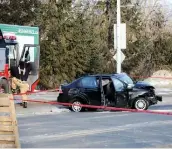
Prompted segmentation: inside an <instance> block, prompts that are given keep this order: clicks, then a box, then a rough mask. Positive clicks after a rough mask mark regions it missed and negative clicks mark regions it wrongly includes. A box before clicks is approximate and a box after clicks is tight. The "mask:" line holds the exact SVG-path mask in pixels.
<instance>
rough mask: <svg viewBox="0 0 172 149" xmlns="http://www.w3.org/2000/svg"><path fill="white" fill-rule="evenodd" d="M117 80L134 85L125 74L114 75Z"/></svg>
mask: <svg viewBox="0 0 172 149" xmlns="http://www.w3.org/2000/svg"><path fill="white" fill-rule="evenodd" d="M116 76H117V77H118V79H119V80H121V81H123V82H125V83H127V84H134V82H133V80H132V79H131V78H130V77H129V76H128V75H126V74H116Z"/></svg>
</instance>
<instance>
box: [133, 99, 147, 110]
mask: <svg viewBox="0 0 172 149" xmlns="http://www.w3.org/2000/svg"><path fill="white" fill-rule="evenodd" d="M148 107H149V104H148V102H147V100H146V99H145V98H138V99H137V100H136V101H135V103H134V108H135V109H137V110H147V109H148Z"/></svg>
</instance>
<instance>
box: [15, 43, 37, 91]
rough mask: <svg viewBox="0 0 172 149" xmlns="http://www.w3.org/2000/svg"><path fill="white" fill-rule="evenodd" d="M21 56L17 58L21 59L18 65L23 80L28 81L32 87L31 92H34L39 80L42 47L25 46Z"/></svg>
mask: <svg viewBox="0 0 172 149" xmlns="http://www.w3.org/2000/svg"><path fill="white" fill-rule="evenodd" d="M18 54H20V53H18ZM20 55H21V56H17V57H19V58H20V59H18V60H17V65H18V66H19V67H20V70H21V76H22V77H21V79H22V81H26V82H27V83H28V84H29V86H30V91H33V90H34V89H35V87H36V85H37V83H38V80H39V60H40V46H39V45H37V44H25V45H24V47H23V50H22V52H21V54H20Z"/></svg>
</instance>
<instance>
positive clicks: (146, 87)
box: [134, 81, 154, 89]
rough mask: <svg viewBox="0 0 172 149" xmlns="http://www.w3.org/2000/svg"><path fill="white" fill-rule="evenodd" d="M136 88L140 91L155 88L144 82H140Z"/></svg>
mask: <svg viewBox="0 0 172 149" xmlns="http://www.w3.org/2000/svg"><path fill="white" fill-rule="evenodd" d="M134 88H139V89H148V88H154V87H153V86H152V85H151V84H149V83H147V82H144V81H138V82H136V84H135V85H134Z"/></svg>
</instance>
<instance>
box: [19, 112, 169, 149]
mask: <svg viewBox="0 0 172 149" xmlns="http://www.w3.org/2000/svg"><path fill="white" fill-rule="evenodd" d="M18 123H19V133H20V140H21V147H22V148H135V147H138V148H142V147H162V146H167V145H172V127H171V126H172V116H164V115H155V114H143V113H128V112H92V113H90V112H87V113H73V112H69V113H61V114H53V115H41V116H40V115H39V116H30V117H19V118H18Z"/></svg>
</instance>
